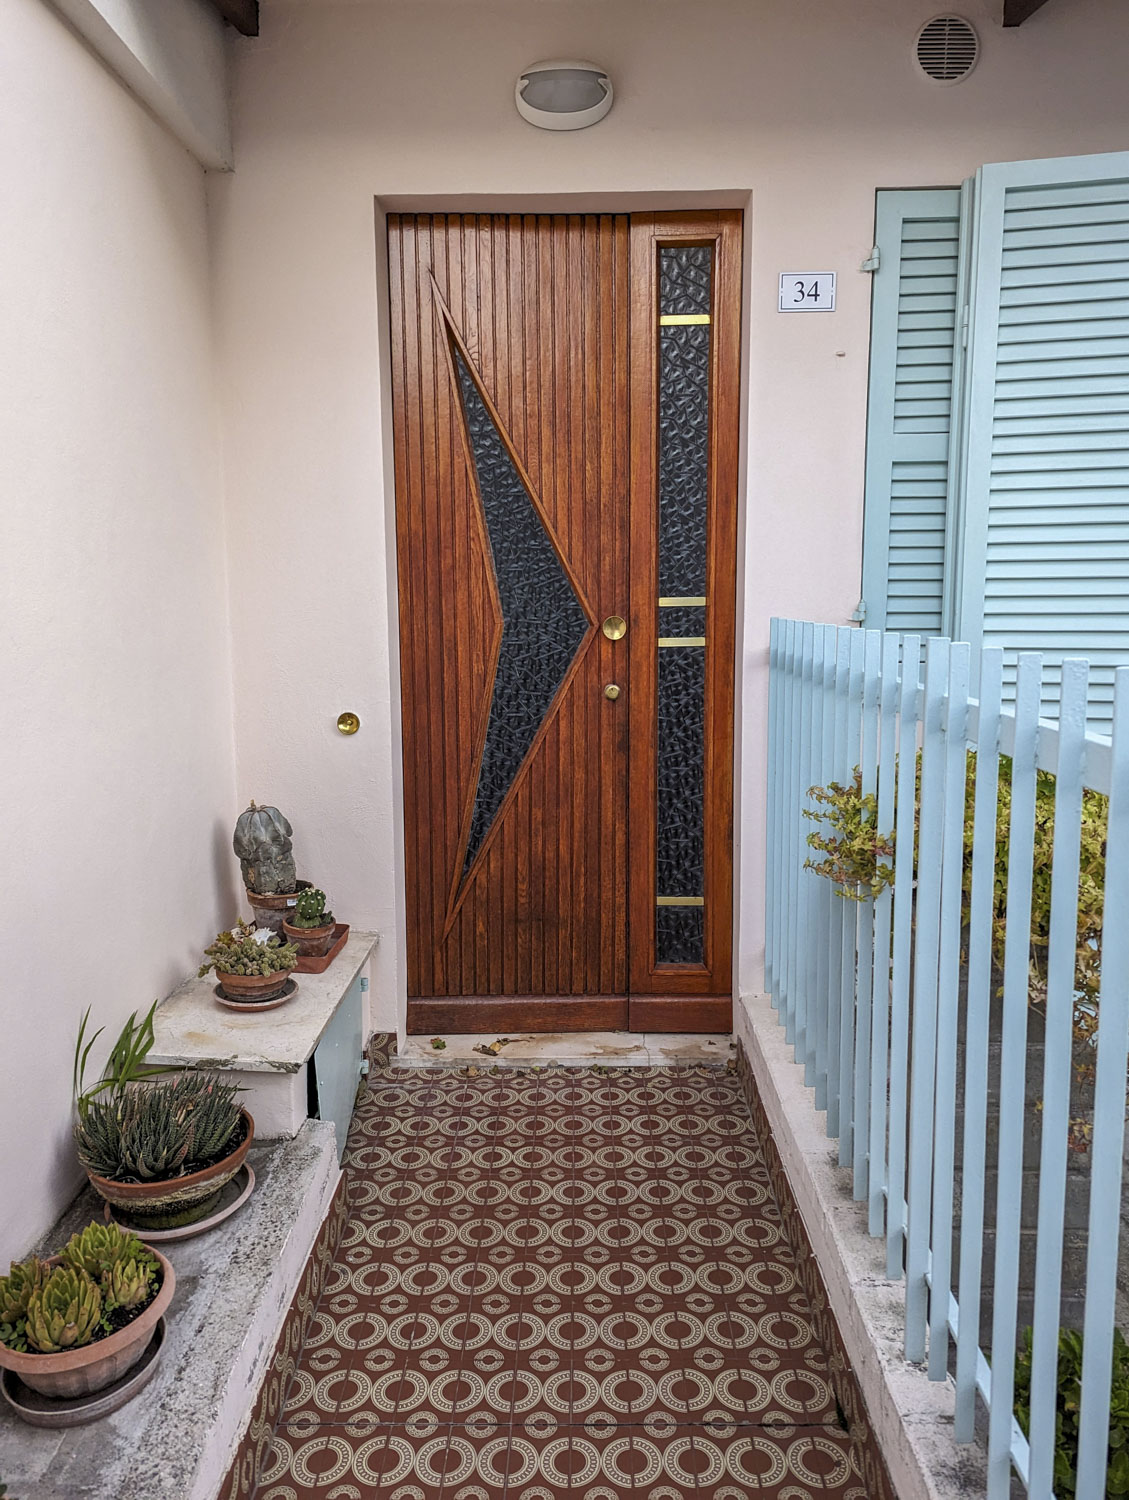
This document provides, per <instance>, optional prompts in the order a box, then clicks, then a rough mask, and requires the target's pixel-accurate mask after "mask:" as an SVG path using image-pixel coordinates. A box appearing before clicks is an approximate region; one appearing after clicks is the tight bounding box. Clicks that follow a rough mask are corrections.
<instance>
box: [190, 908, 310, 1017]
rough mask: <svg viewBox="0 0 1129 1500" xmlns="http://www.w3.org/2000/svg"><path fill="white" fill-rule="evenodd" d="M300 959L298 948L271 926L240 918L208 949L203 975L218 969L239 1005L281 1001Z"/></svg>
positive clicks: (227, 992)
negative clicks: (260, 925) (254, 925)
mask: <svg viewBox="0 0 1129 1500" xmlns="http://www.w3.org/2000/svg"><path fill="white" fill-rule="evenodd" d="M297 962H298V949H297V948H296V947H295V946H294V944H293V943H284V942H283V941H282V939H281V938H280V937H279V936H278V934H277V933H275V932H273V931H272V930H271V929H270V928H269V927H252V926H251V924H250V923H249V922H243V921H237V922H236V924H235V926H234V927H233V928H232V929H231V931H230V932H221V933H220V934H219V936H218V937H217V938H216V940H215V942H214V943H212V944H211V946H210V947H208V948H205V949H204V962H203V963H202V964H201V965H200V969H199V978H201V979H203V977H204V975H205V974H207V973H208V972H209V971H210V970H211V969H215V971H216V973H217V974H218V975H219V979H220V990H221V992H222V996H223V998H224V999H226V1000H230V1001H234V1002H235V1003H236V1004H240V1003H242V1004H249V1005H256V1004H263V1003H265V1002H267V1001H278V1000H280V997H281V996H282V993H283V991H284V990H285V988H286V984H287V981H288V980H289V978H290V976H291V974H292V973H293V972H294V967H295V965H296V964H297Z"/></svg>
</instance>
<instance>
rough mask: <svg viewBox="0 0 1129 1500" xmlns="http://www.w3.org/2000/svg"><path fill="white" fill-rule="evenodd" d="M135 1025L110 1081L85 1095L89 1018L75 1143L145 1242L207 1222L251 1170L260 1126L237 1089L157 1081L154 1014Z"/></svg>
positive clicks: (127, 1031)
mask: <svg viewBox="0 0 1129 1500" xmlns="http://www.w3.org/2000/svg"><path fill="white" fill-rule="evenodd" d="M155 1008H156V1006H155V1002H154V1006H153V1007H152V1008H150V1011H149V1013H148V1015H147V1016H146V1017H145V1019H144V1020H143V1021H142V1022H140V1023H138V1022H137V1020H136V1015H133V1016H130V1018H129V1020H128V1021H127V1022H126V1025H125V1028H124V1029H123V1031H122V1034H121V1036H120V1037H119V1038H118V1040H117V1042H116V1044H115V1046H114V1049H113V1051H112V1052H111V1054H110V1058H109V1060H108V1062H107V1064H106V1068H105V1069H104V1071H103V1074H102V1077H101V1078H100V1079H99V1080H98V1082H97V1083H95V1084H94V1085H93V1086H92V1087H91V1088H89V1089H88V1088H86V1087H85V1076H84V1075H85V1071H86V1062H87V1059H88V1057H89V1055H90V1049H91V1047H92V1046H93V1045H94V1042H95V1041H96V1040H97V1038H98V1036H99V1035H100V1032H95V1034H94V1036H93V1037H92V1038H91V1039H90V1041H89V1042H88V1043H86V1044H85V1046H84V1040H85V1030H86V1025H87V1021H88V1017H89V1012H87V1015H85V1016H84V1017H83V1019H82V1025H81V1027H80V1028H79V1040H78V1048H77V1049H76V1053H75V1072H74V1093H75V1108H76V1118H75V1124H74V1140H75V1146H76V1147H77V1150H78V1159H79V1161H80V1162H81V1164H82V1166H83V1168H84V1170H85V1172H86V1175H87V1177H88V1178H89V1179H90V1185H91V1186H92V1187H93V1188H94V1190H95V1192H97V1193H99V1194H100V1195H101V1196H102V1197H103V1198H104V1199H105V1200H106V1202H107V1203H109V1204H110V1206H111V1208H112V1209H113V1210H114V1211H115V1213H116V1214H118V1215H119V1216H121V1217H124V1218H126V1219H127V1221H128V1222H129V1223H131V1224H133V1225H134V1226H135V1227H136V1228H138V1229H139V1230H140V1231H141V1232H142V1233H144V1232H145V1231H146V1230H154V1229H176V1228H180V1227H181V1226H183V1225H188V1224H194V1223H197V1222H199V1221H200V1220H201V1219H205V1218H207V1217H208V1215H209V1214H210V1213H211V1212H212V1211H213V1209H214V1208H215V1206H216V1204H217V1202H218V1201H219V1197H220V1193H221V1192H222V1191H223V1188H224V1187H225V1186H226V1185H227V1183H228V1182H230V1181H231V1179H232V1178H233V1177H234V1176H235V1175H236V1173H237V1172H238V1171H239V1169H240V1168H241V1167H242V1165H243V1161H244V1158H245V1157H246V1155H247V1151H248V1149H249V1147H250V1145H251V1142H252V1140H253V1139H254V1137H255V1122H254V1120H253V1119H252V1118H251V1116H250V1114H249V1113H248V1112H247V1110H245V1109H243V1108H241V1107H240V1105H239V1102H238V1099H237V1095H238V1093H239V1089H238V1088H237V1086H236V1085H234V1084H228V1083H224V1082H223V1081H222V1080H221V1079H220V1078H219V1077H218V1075H216V1074H214V1073H183V1074H181V1075H180V1076H179V1077H176V1078H161V1079H160V1080H159V1081H153V1080H154V1078H155V1075H157V1074H159V1073H168V1072H169V1071H170V1070H169V1069H168V1068H150V1067H148V1066H147V1064H146V1057H147V1055H148V1052H149V1049H150V1048H151V1046H152V1044H153V1010H154V1009H155Z"/></svg>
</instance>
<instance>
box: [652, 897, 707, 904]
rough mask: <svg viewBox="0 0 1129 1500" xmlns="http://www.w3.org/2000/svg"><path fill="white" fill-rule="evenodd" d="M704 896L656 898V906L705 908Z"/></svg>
mask: <svg viewBox="0 0 1129 1500" xmlns="http://www.w3.org/2000/svg"><path fill="white" fill-rule="evenodd" d="M705 904H706V898H705V897H704V896H656V897H655V905H656V906H705Z"/></svg>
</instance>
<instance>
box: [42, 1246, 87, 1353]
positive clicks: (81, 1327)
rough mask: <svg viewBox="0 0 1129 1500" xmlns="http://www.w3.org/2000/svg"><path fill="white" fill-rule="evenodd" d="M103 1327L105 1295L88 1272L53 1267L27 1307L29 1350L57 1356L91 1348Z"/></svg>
mask: <svg viewBox="0 0 1129 1500" xmlns="http://www.w3.org/2000/svg"><path fill="white" fill-rule="evenodd" d="M101 1323H102V1292H101V1288H100V1287H99V1286H98V1284H97V1282H96V1281H95V1280H94V1279H93V1277H91V1276H90V1275H88V1274H87V1272H86V1271H76V1270H75V1269H74V1267H73V1266H66V1265H63V1266H54V1267H53V1268H52V1270H51V1272H50V1274H49V1275H48V1277H47V1279H46V1280H45V1281H44V1282H43V1285H42V1286H39V1287H36V1289H35V1291H34V1292H32V1294H31V1297H30V1298H29V1300H28V1305H27V1342H28V1348H29V1349H34V1350H37V1351H38V1352H39V1353H40V1354H58V1353H59V1352H60V1351H61V1350H63V1349H74V1348H77V1347H80V1346H81V1345H83V1344H89V1343H90V1341H91V1340H92V1339H93V1338H94V1335H95V1333H96V1332H97V1331H98V1329H99V1327H100V1326H101Z"/></svg>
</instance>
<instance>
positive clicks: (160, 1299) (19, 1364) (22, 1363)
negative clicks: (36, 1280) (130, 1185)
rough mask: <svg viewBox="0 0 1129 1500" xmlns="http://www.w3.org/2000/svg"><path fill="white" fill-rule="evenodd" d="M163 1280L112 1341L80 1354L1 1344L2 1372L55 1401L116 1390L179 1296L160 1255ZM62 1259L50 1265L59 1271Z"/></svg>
mask: <svg viewBox="0 0 1129 1500" xmlns="http://www.w3.org/2000/svg"><path fill="white" fill-rule="evenodd" d="M153 1254H154V1255H155V1256H156V1257H157V1259H158V1260H159V1261H160V1262H161V1273H162V1280H161V1285H160V1287H159V1288H158V1290H157V1295H156V1296H155V1297H154V1298H153V1300H152V1302H150V1304H149V1306H148V1307H147V1308H146V1309H145V1311H144V1312H143V1313H141V1315H140V1316H139V1317H136V1318H134V1320H133V1322H132V1323H127V1324H126V1326H125V1327H124V1328H119V1329H118V1331H117V1333H111V1334H110V1335H109V1337H108V1338H104V1339H96V1340H95V1341H94V1343H92V1344H83V1346H82V1348H81V1349H64V1350H63V1351H62V1352H61V1353H59V1354H17V1353H16V1351H15V1350H14V1349H7V1348H5V1346H4V1345H3V1344H0V1367H2V1368H3V1369H6V1370H12V1371H14V1372H15V1374H17V1375H18V1376H19V1377H20V1379H21V1380H22V1381H23V1383H24V1385H26V1386H30V1387H31V1389H32V1390H33V1391H38V1392H39V1393H40V1395H43V1396H51V1397H54V1398H56V1399H62V1400H71V1399H73V1398H74V1397H76V1396H90V1395H92V1394H93V1393H94V1392H95V1391H100V1390H103V1389H104V1388H105V1387H106V1386H108V1385H113V1383H114V1381H115V1380H120V1379H121V1378H122V1376H123V1375H125V1374H126V1373H127V1372H128V1371H129V1370H131V1369H132V1368H133V1366H134V1365H135V1364H136V1363H137V1361H138V1360H139V1359H140V1358H141V1356H142V1355H143V1354H144V1353H145V1350H146V1349H147V1348H148V1346H149V1340H150V1339H151V1338H152V1337H153V1330H154V1329H155V1328H156V1326H157V1324H158V1322H159V1321H160V1319H161V1318H162V1317H163V1316H164V1313H165V1311H166V1309H167V1308H168V1305H169V1303H170V1302H171V1301H172V1294H173V1292H175V1291H176V1272H175V1271H174V1270H173V1268H172V1266H171V1265H170V1264H169V1262H168V1261H167V1260H166V1258H165V1257H164V1256H163V1255H162V1254H161V1252H160V1251H159V1250H154V1251H153ZM61 1260H62V1256H60V1255H55V1256H52V1258H51V1259H50V1260H49V1261H48V1265H52V1266H57V1265H58V1264H59V1263H60V1261H61Z"/></svg>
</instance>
